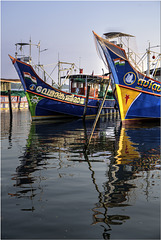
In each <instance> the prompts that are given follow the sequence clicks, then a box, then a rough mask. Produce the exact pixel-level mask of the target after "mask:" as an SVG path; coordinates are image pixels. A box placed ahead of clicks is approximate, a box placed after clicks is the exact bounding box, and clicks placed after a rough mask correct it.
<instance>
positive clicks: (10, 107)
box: [8, 90, 12, 119]
mask: <svg viewBox="0 0 161 240" xmlns="http://www.w3.org/2000/svg"><path fill="white" fill-rule="evenodd" d="M8 100H9V111H10V119H12V102H11V90H8Z"/></svg>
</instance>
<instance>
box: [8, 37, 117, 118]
mask: <svg viewBox="0 0 161 240" xmlns="http://www.w3.org/2000/svg"><path fill="white" fill-rule="evenodd" d="M26 45H29V47H30V51H29V56H24V55H22V54H20V55H18V54H17V51H16V54H15V57H12V56H10V55H9V57H10V59H11V60H12V63H13V65H14V67H15V69H16V71H17V73H18V76H19V78H20V80H21V83H22V85H23V88H24V91H25V94H26V97H27V100H28V103H29V109H30V112H31V117H32V120H37V119H49V118H54V119H62V118H64V119H66V118H73V117H76V118H84V116H85V117H86V118H94V117H95V116H96V115H97V112H98V109H99V106H100V105H101V103H102V101H103V98H102V97H103V96H104V95H105V87H106V86H109V76H103V75H100V76H98V75H93V74H91V75H88V74H83V70H82V69H80V72H79V74H69V71H68V73H67V75H66V76H65V77H64V78H65V79H68V81H69V89H68V91H63V90H62V89H61V87H62V79H63V77H61V76H60V71H62V69H61V67H60V66H61V64H62V63H66V62H60V61H58V84H57V86H56V85H54V84H55V81H54V80H53V79H52V78H51V79H52V84H48V83H47V81H46V78H47V77H50V75H49V74H48V73H47V72H46V71H45V70H44V67H43V65H42V64H40V52H41V51H40V44H38V45H36V46H37V47H38V48H39V61H38V64H37V65H34V64H32V58H31V45H33V44H32V43H31V41H30V42H29V43H17V44H16V47H17V46H19V47H20V49H21V50H22V47H24V46H26ZM45 50H46V49H45ZM68 64H70V68H69V70H70V71H71V70H72V69H73V68H74V64H73V63H68ZM40 70H43V76H44V79H43V78H41V77H40V74H39V73H40ZM65 79H64V80H65ZM63 82H64V81H63ZM55 86H56V87H55ZM111 93H112V91H111V92H110V91H108V92H107V94H106V96H105V101H104V105H103V108H102V111H101V115H106V114H108V109H111V108H114V105H115V99H114V98H113V97H112V94H111Z"/></svg>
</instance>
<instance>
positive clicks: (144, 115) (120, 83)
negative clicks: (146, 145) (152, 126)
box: [93, 32, 161, 124]
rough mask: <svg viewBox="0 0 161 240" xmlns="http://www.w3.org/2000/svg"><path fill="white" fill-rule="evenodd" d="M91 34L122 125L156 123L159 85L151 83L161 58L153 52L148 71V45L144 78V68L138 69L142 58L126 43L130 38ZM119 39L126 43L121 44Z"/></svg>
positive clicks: (153, 80)
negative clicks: (103, 64) (109, 80)
mask: <svg viewBox="0 0 161 240" xmlns="http://www.w3.org/2000/svg"><path fill="white" fill-rule="evenodd" d="M93 34H94V38H95V42H96V48H97V50H98V52H99V54H100V55H101V57H102V60H103V61H104V63H105V65H106V66H107V67H108V69H109V72H110V73H111V78H112V83H113V92H114V95H115V99H116V102H117V106H118V108H119V111H120V116H121V120H122V123H123V124H130V123H136V122H137V123H138V122H142V121H145V120H148V121H154V120H158V119H160V97H161V94H160V93H161V82H160V81H159V79H155V73H156V72H159V71H157V66H158V65H157V64H158V63H159V60H160V57H161V54H159V53H158V54H157V53H154V52H153V59H154V60H155V64H154V63H153V66H154V68H153V71H152V70H151V66H150V64H149V62H150V56H151V55H150V53H151V48H152V47H150V44H149V47H148V49H147V52H146V53H147V59H148V60H147V61H146V66H147V70H146V74H145V71H144V68H143V67H145V65H143V64H142V68H141V67H140V63H141V62H142V60H143V59H144V56H145V54H144V55H143V57H138V55H137V54H136V53H134V52H133V51H132V50H131V49H130V46H129V41H130V39H131V38H133V37H134V36H132V35H130V34H125V33H121V32H109V33H105V34H104V37H100V36H99V35H98V34H96V33H95V32H93ZM123 38H124V39H126V40H127V43H124V41H123ZM156 47H159V46H156ZM155 54H157V56H156V55H155ZM150 73H151V75H150Z"/></svg>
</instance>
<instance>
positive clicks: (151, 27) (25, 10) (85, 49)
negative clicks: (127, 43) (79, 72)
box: [1, 1, 160, 80]
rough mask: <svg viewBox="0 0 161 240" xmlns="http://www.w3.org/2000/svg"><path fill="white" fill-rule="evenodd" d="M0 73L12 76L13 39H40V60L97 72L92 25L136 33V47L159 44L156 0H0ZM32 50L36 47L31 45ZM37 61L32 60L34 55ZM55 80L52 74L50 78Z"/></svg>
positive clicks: (100, 31) (142, 48) (99, 67)
mask: <svg viewBox="0 0 161 240" xmlns="http://www.w3.org/2000/svg"><path fill="white" fill-rule="evenodd" d="M1 13H2V14H1V46H2V47H1V57H2V58H1V59H2V61H1V62H2V64H1V77H3V78H17V74H16V71H15V69H14V68H13V66H12V64H11V61H10V59H9V57H8V54H10V55H12V56H14V54H15V43H17V42H21V41H22V42H28V41H29V38H30V37H31V40H32V42H33V43H36V44H37V43H38V42H39V40H40V41H41V49H45V48H47V49H48V50H47V51H45V52H42V53H41V63H43V64H48V63H55V64H56V63H57V61H58V53H59V59H60V61H68V62H74V63H75V64H76V65H77V66H79V65H80V67H82V68H83V69H84V73H87V74H91V73H92V71H93V70H94V73H95V74H101V73H102V67H103V68H104V64H103V63H102V60H101V59H100V58H99V57H98V55H97V52H96V48H95V43H94V38H93V34H92V30H94V31H95V32H96V33H97V34H99V35H100V36H102V34H103V33H105V32H109V31H121V32H125V33H129V34H132V35H134V36H136V42H137V47H138V51H139V52H142V53H144V52H145V51H146V48H147V47H148V42H149V41H150V44H151V46H155V45H158V44H160V2H159V1H2V2H1ZM36 51H38V50H37V49H36ZM35 61H37V60H35ZM55 80H56V79H55Z"/></svg>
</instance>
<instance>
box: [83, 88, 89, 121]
mask: <svg viewBox="0 0 161 240" xmlns="http://www.w3.org/2000/svg"><path fill="white" fill-rule="evenodd" d="M89 91H90V86H87V95H86V102H85V107H84V112H83V120H85V116H86V112H87V104H88V98H89Z"/></svg>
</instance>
